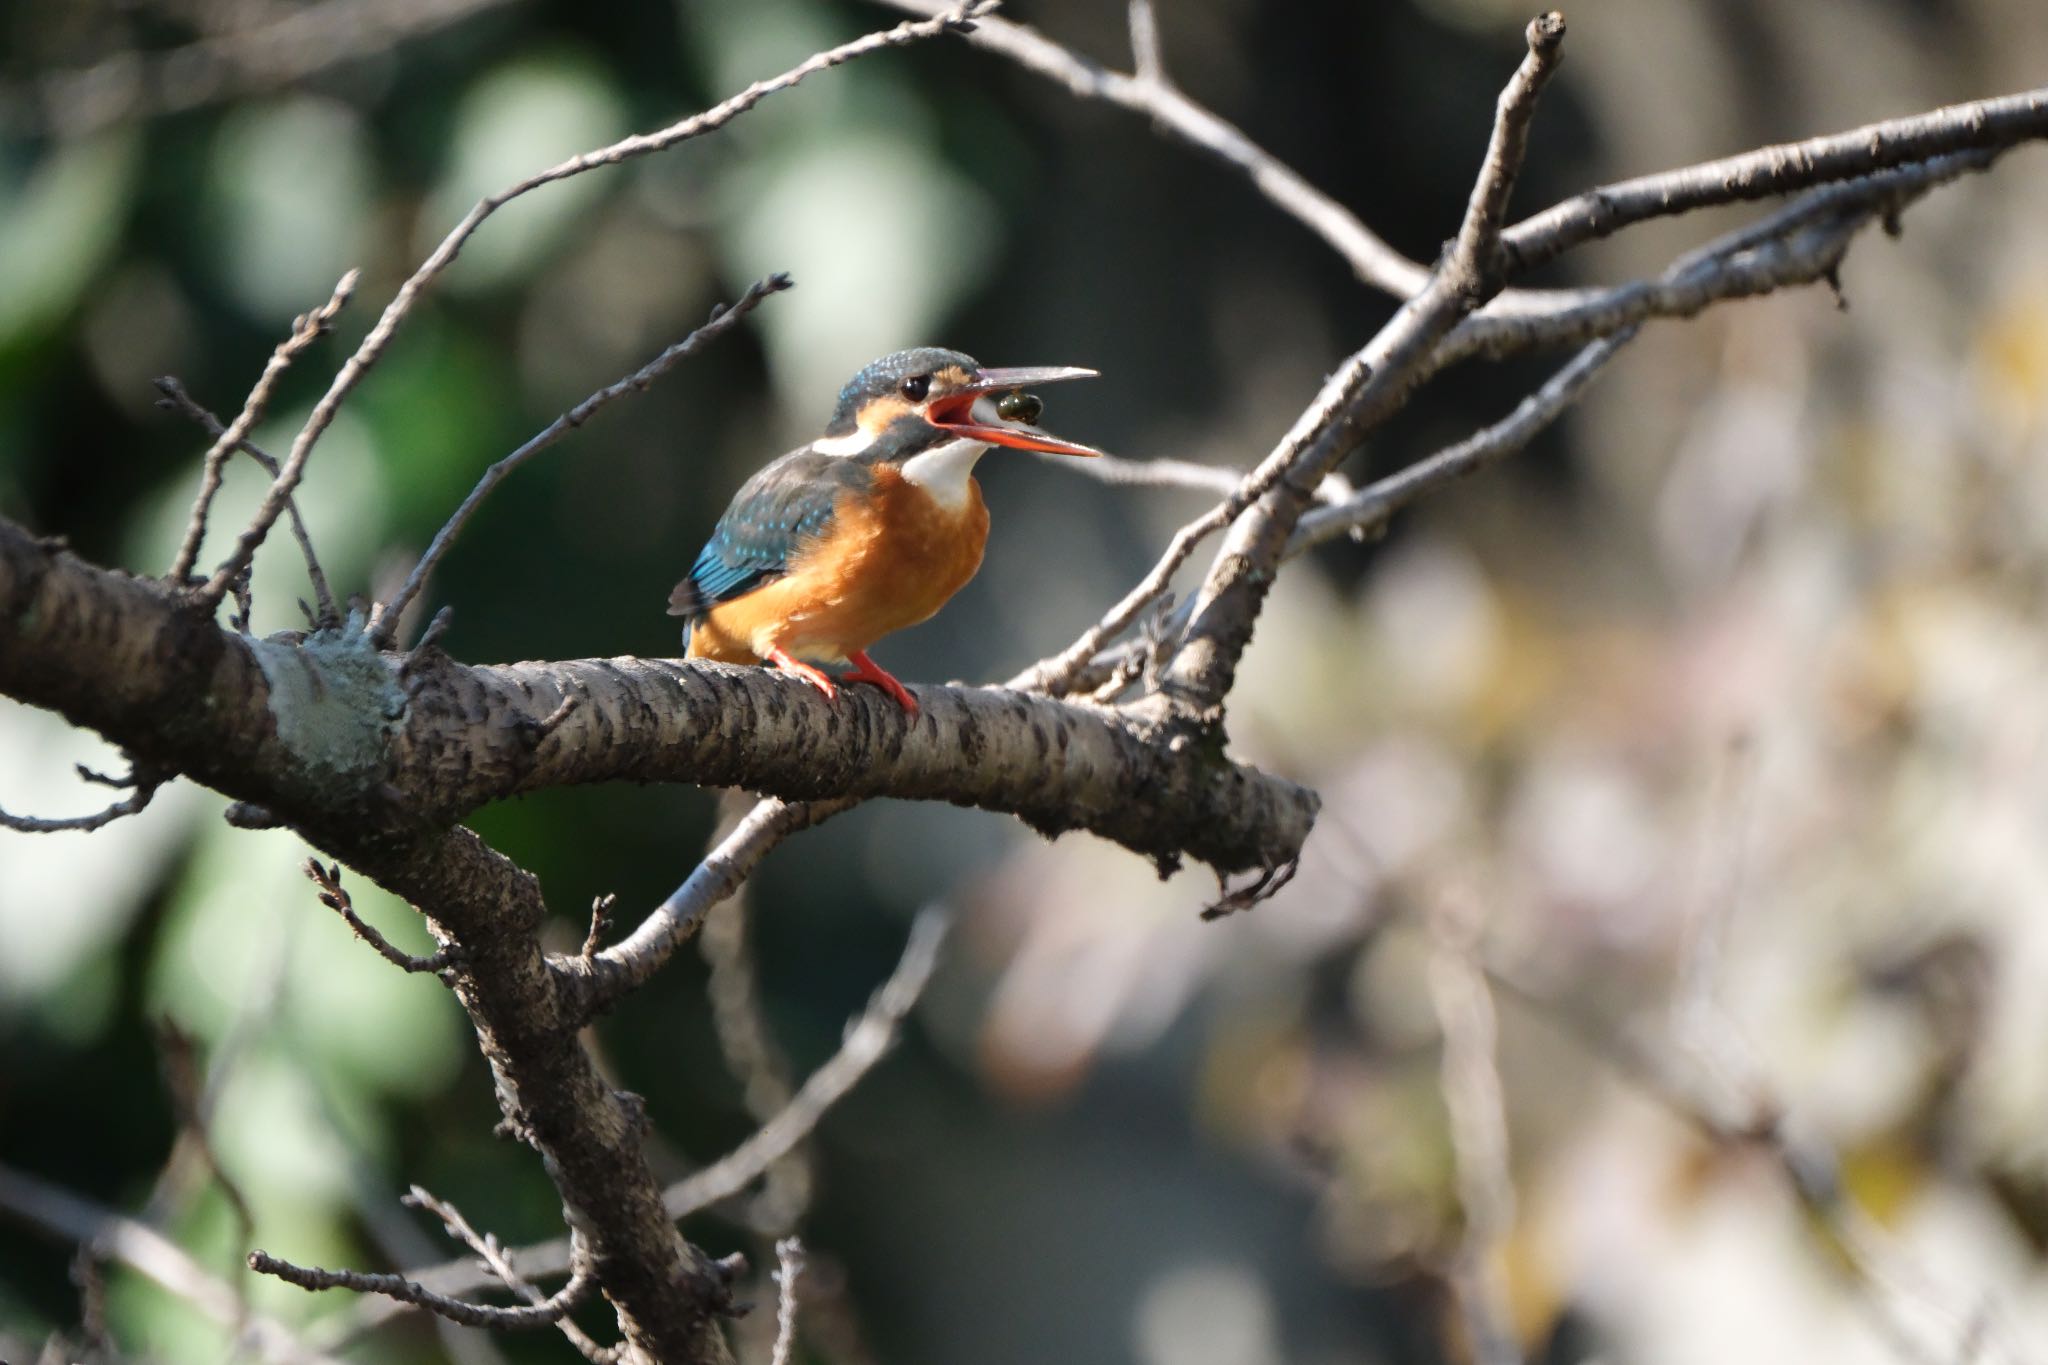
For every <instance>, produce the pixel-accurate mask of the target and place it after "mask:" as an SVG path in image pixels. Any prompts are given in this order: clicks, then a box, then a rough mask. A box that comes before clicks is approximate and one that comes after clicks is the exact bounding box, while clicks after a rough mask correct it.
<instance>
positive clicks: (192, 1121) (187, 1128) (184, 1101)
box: [157, 1015, 256, 1254]
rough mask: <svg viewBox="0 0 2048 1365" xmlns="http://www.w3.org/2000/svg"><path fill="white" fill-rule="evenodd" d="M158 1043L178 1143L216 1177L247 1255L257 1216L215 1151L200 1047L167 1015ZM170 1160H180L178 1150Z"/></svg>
mask: <svg viewBox="0 0 2048 1365" xmlns="http://www.w3.org/2000/svg"><path fill="white" fill-rule="evenodd" d="M157 1041H158V1045H159V1047H160V1049H161V1051H162V1054H163V1070H164V1085H165V1088H166V1089H167V1090H169V1091H170V1094H171V1112H172V1113H173V1114H175V1115H176V1116H177V1120H178V1138H177V1143H178V1144H182V1145H189V1146H190V1148H191V1150H192V1151H194V1152H196V1153H197V1154H198V1157H199V1160H200V1163H201V1164H202V1165H203V1166H204V1167H205V1168H206V1171H207V1173H208V1174H209V1175H211V1176H212V1177H213V1183H214V1184H215V1185H216V1186H217V1187H218V1188H219V1190H220V1193H221V1197H222V1198H223V1199H225V1200H227V1204H228V1209H229V1211H230V1212H231V1213H233V1215H234V1219H235V1249H236V1252H237V1254H240V1253H242V1252H246V1251H247V1250H248V1249H249V1248H250V1247H251V1246H253V1245H254V1244H255V1241H256V1215H255V1214H254V1213H253V1212H251V1211H250V1208H249V1200H248V1198H247V1196H245V1195H244V1194H243V1193H242V1187H241V1186H240V1185H239V1184H237V1183H236V1182H235V1179H234V1177H233V1176H230V1175H229V1174H228V1172H227V1168H226V1167H225V1166H224V1165H222V1164H221V1159H220V1153H219V1152H218V1151H217V1150H215V1148H214V1145H213V1125H212V1121H211V1120H212V1112H211V1111H212V1105H211V1103H210V1102H209V1096H208V1094H207V1091H208V1086H207V1084H206V1080H205V1077H204V1074H203V1068H202V1067H201V1066H200V1064H199V1046H198V1044H197V1042H195V1041H194V1039H193V1037H192V1035H191V1034H189V1033H187V1032H185V1030H184V1029H183V1028H181V1027H179V1025H178V1022H177V1020H175V1019H172V1018H171V1017H170V1016H168V1015H166V1016H164V1017H163V1018H162V1019H160V1020H158V1021H157ZM171 1159H172V1160H173V1161H175V1160H176V1159H177V1154H176V1150H175V1148H174V1150H173V1153H172V1158H171ZM166 1164H169V1163H166Z"/></svg>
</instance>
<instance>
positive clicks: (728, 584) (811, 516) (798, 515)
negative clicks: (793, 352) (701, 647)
mask: <svg viewBox="0 0 2048 1365" xmlns="http://www.w3.org/2000/svg"><path fill="white" fill-rule="evenodd" d="M871 478H872V475H871V472H870V471H869V469H868V468H867V466H866V465H864V464H861V463H860V462H858V461H855V460H851V459H848V458H846V457H845V456H840V455H820V454H817V453H815V452H814V451H812V450H810V449H809V448H808V447H807V448H805V449H802V450H796V451H792V452H790V453H789V454H787V455H785V456H783V457H782V458H781V459H779V460H777V461H775V462H774V463H773V464H771V465H769V466H768V467H767V468H765V469H763V470H762V471H761V472H760V473H758V474H756V475H754V477H753V478H751V479H749V480H747V481H746V483H745V484H743V485H742V486H741V487H740V491H739V492H738V493H737V494H735V495H734V496H733V500H732V505H731V506H730V507H727V508H726V509H725V515H724V516H722V517H720V518H719V519H718V525H717V527H716V528H714V529H713V530H712V532H711V539H710V540H709V541H707V542H706V543H705V545H704V548H703V549H702V550H701V551H699V552H698V555H697V562H696V563H695V564H693V565H691V566H690V576H689V577H688V578H685V579H684V580H683V581H682V582H680V583H678V584H676V587H675V591H674V592H672V593H670V594H669V598H668V614H669V615H671V616H685V617H690V618H693V619H694V618H696V617H699V616H702V615H704V613H706V612H708V611H710V610H711V608H712V607H714V606H716V605H718V604H719V603H720V602H725V601H729V600H731V599H732V598H735V597H739V596H741V595H742V594H745V593H748V592H751V591H753V590H754V589H755V588H757V587H759V586H760V585H761V584H763V583H767V582H772V581H773V580H775V579H777V578H780V577H782V576H783V575H784V574H786V573H788V572H789V567H790V563H791V561H792V560H794V559H795V558H796V556H797V554H798V552H799V551H801V550H802V549H803V548H804V547H805V546H806V545H808V544H810V543H812V542H814V541H816V540H818V539H820V538H822V537H824V536H825V535H827V534H828V533H829V532H830V531H831V529H832V515H833V507H834V506H835V504H836V503H837V501H838V498H839V495H840V494H841V493H843V492H847V491H850V490H859V489H863V488H865V487H867V485H868V483H869V482H870V480H871Z"/></svg>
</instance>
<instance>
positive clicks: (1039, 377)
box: [925, 365, 1102, 455]
mask: <svg viewBox="0 0 2048 1365" xmlns="http://www.w3.org/2000/svg"><path fill="white" fill-rule="evenodd" d="M1095 376H1096V371H1094V370H1087V369H1082V368H1080V367H1079V366H1075V365H1042V366H1035V367H1034V366H1022V367H1017V368H1011V369H983V370H977V371H975V373H974V378H973V379H972V380H971V381H969V382H968V383H967V384H965V385H963V386H961V387H960V388H957V389H955V390H953V391H952V392H951V393H948V394H946V395H945V396H944V397H942V398H938V399H935V400H934V401H933V402H932V404H931V406H930V407H929V408H928V409H926V411H925V420H926V421H927V422H929V423H931V424H932V425H933V426H935V427H938V428H940V429H941V430H943V431H947V432H950V433H952V434H953V435H956V436H959V437H963V438H965V439H967V440H971V441H985V442H987V443H988V444H989V445H994V446H1008V447H1010V448H1011V449H1012V450H1042V451H1044V452H1046V453H1047V454H1049V455H1100V454H1101V453H1102V452H1101V451H1099V450H1097V449H1095V448H1094V447H1093V446H1084V445H1077V444H1075V443H1074V442H1072V441H1063V440H1061V439H1060V438H1059V437H1057V436H1054V435H1052V434H1051V433H1050V432H1046V431H1041V430H1039V429H1038V427H1037V425H1036V423H1037V421H1038V417H1039V414H1040V413H1041V412H1043V411H1044V406H1045V405H1044V404H1043V403H1041V402H1039V400H1038V398H1037V397H1036V396H1035V395H1033V394H1029V393H1026V392H1024V390H1026V389H1028V388H1031V387H1033V386H1035V385H1039V384H1056V383H1058V382H1060V381H1061V380H1065V379H1093V378H1095ZM998 395H1000V397H999V396H998Z"/></svg>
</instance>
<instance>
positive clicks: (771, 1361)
mask: <svg viewBox="0 0 2048 1365" xmlns="http://www.w3.org/2000/svg"><path fill="white" fill-rule="evenodd" d="M775 1260H776V1267H777V1268H776V1271H775V1282H776V1283H777V1284H778V1285H779V1286H781V1290H780V1292H779V1293H778V1294H777V1295H776V1300H775V1351H774V1353H773V1354H772V1355H770V1356H769V1357H768V1365H789V1353H790V1352H791V1351H792V1350H794V1349H795V1347H796V1282H797V1280H798V1279H799V1278H801V1277H802V1275H803V1273H804V1244H803V1243H802V1242H799V1241H798V1240H797V1239H796V1238H794V1237H785V1238H783V1239H782V1240H781V1241H779V1242H777V1243H776V1244H775Z"/></svg>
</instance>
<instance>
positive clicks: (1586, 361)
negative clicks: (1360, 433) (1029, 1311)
mask: <svg viewBox="0 0 2048 1365" xmlns="http://www.w3.org/2000/svg"><path fill="white" fill-rule="evenodd" d="M1636 331H1637V328H1635V327H1629V328H1626V329H1625V330H1623V331H1621V332H1618V333H1616V334H1615V335H1613V336H1610V337H1602V338H1601V339H1600V340H1598V341H1595V342H1593V343H1592V344H1590V345H1588V346H1587V347H1586V348H1585V349H1584V350H1582V351H1580V352H1579V353H1578V354H1577V355H1575V356H1573V357H1572V359H1571V362H1570V363H1569V364H1567V365H1566V366H1565V367H1564V368H1563V369H1561V370H1559V371H1558V372H1557V373H1556V374H1554V375H1552V376H1551V377H1550V378H1549V379H1547V380H1545V381H1544V383H1543V385H1542V387H1540V388H1538V389H1537V390H1536V392H1534V393H1532V394H1530V395H1529V396H1528V397H1527V398H1524V399H1523V400H1522V401H1521V402H1520V403H1518V404H1516V406H1515V410H1514V411H1513V412H1511V413H1509V414H1508V415H1507V416H1506V417H1503V418H1502V419H1501V420H1500V421H1498V422H1495V423H1494V424H1493V425H1492V426H1490V427H1485V428H1483V429H1481V430H1479V431H1476V432H1474V433H1473V434H1472V435H1470V436H1468V437H1466V438H1465V439H1464V440H1462V441H1460V442H1458V443H1457V444H1456V445H1452V446H1446V447H1444V448H1443V449H1442V450H1439V451H1437V452H1436V453H1435V454H1433V455H1430V456H1428V457H1427V458H1425V459H1421V460H1417V461H1416V462H1415V463H1414V464H1411V465H1409V466H1407V467H1406V468H1404V469H1401V470H1398V471H1396V472H1395V473H1392V474H1389V475H1387V476H1386V477H1385V478H1383V479H1379V480H1376V481H1374V482H1373V483H1371V484H1368V485H1367V486H1366V487H1365V488H1363V489H1361V490H1360V491H1359V493H1358V494H1357V496H1355V497H1354V498H1352V499H1351V500H1350V501H1349V502H1344V503H1340V504H1338V505H1337V506H1335V507H1319V508H1316V509H1315V510H1313V511H1310V512H1307V513H1305V514H1304V515H1303V516H1302V519H1301V522H1300V524H1299V525H1297V526H1296V527H1295V528H1294V536H1293V538H1292V539H1290V540H1289V541H1288V542H1287V554H1288V557H1289V558H1292V557H1293V556H1295V555H1298V554H1300V553H1302V552H1303V551H1304V550H1307V549H1309V548H1310V547H1311V546H1315V545H1320V544H1322V543H1323V542H1325V541H1328V540H1333V539H1335V538H1336V537H1338V536H1341V535H1351V536H1354V537H1370V536H1373V535H1376V534H1378V533H1379V532H1380V531H1381V530H1383V529H1385V527H1386V524H1387V523H1388V522H1389V521H1390V520H1392V519H1393V516H1394V514H1395V513H1396V512H1399V511H1400V510H1401V509H1402V508H1404V507H1406V506H1408V505H1409V504H1410V503H1412V502H1414V501H1415V500H1416V499H1418V498H1420V497H1422V496H1423V495H1424V494H1426V493H1430V492H1433V491H1435V490H1436V489H1438V488H1441V487H1442V486H1443V485H1445V484H1447V483H1451V482H1454V481H1456V480H1458V479H1462V478H1466V477H1469V476H1470V475H1472V474H1476V473H1477V472H1479V471H1480V470H1482V469H1484V468H1486V467H1487V466H1488V465H1490V464H1493V463H1494V462H1495V461H1497V460H1502V459H1505V458H1506V457H1507V456H1509V455H1512V454H1514V453H1515V452H1517V451H1519V450H1521V449H1522V448H1523V447H1524V446H1526V445H1528V444H1529V442H1530V441H1532V440H1534V439H1535V438H1536V436H1537V435H1538V433H1540V432H1542V431H1543V429H1544V428H1546V427H1548V426H1549V425H1550V424H1551V423H1552V422H1555V421H1556V420H1557V419H1558V418H1559V417H1560V416H1561V415H1563V413H1564V411H1565V409H1567V408H1569V407H1570V406H1571V405H1572V404H1573V403H1574V402H1576V401H1577V400H1578V397H1579V395H1580V394H1582V393H1584V392H1585V391H1586V388H1587V386H1588V385H1590V384H1591V383H1592V382H1593V380H1594V378H1595V377H1596V376H1598V375H1599V373H1600V372H1601V370H1603V369H1605V368H1606V366H1607V362H1608V361H1610V360H1612V359H1613V358H1614V357H1615V355H1616V354H1618V353H1619V352H1620V351H1621V349H1622V348H1623V347H1624V346H1626V345H1628V343H1629V342H1630V341H1632V340H1634V339H1635V335H1636Z"/></svg>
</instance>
